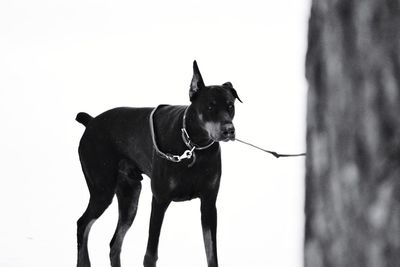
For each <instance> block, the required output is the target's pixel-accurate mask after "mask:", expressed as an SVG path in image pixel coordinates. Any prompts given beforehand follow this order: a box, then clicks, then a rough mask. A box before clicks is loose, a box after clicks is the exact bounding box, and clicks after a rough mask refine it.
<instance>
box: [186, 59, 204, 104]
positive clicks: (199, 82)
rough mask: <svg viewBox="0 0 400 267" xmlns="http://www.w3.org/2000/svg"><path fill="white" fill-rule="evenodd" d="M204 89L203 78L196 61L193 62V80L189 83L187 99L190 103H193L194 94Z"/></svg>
mask: <svg viewBox="0 0 400 267" xmlns="http://www.w3.org/2000/svg"><path fill="white" fill-rule="evenodd" d="M203 87H205V85H204V82H203V78H202V77H201V73H200V70H199V67H198V66H197V62H196V60H195V61H193V78H192V82H191V83H190V90H189V97H190V101H193V100H194V98H195V96H196V94H197V93H198V92H199V91H200V90H201V89H202V88H203Z"/></svg>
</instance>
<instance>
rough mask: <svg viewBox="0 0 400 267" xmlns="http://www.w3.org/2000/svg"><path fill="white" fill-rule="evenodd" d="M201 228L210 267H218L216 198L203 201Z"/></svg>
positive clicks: (203, 199)
mask: <svg viewBox="0 0 400 267" xmlns="http://www.w3.org/2000/svg"><path fill="white" fill-rule="evenodd" d="M201 226H202V228H203V239H204V246H205V248H206V255H207V263H208V267H218V259H217V208H216V207H215V198H212V199H209V198H202V199H201Z"/></svg>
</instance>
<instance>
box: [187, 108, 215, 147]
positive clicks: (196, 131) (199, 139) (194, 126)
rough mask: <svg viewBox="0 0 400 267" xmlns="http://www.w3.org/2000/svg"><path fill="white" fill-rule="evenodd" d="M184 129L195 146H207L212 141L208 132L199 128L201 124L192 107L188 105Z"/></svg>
mask: <svg viewBox="0 0 400 267" xmlns="http://www.w3.org/2000/svg"><path fill="white" fill-rule="evenodd" d="M184 119H185V128H186V131H187V133H188V135H189V138H190V140H191V141H192V142H193V143H194V144H196V145H197V146H200V147H202V146H207V145H208V144H210V143H211V142H212V141H213V140H212V139H211V138H210V136H209V134H208V132H207V131H206V130H205V129H204V128H203V127H202V126H201V125H202V124H203V123H204V122H202V121H201V120H200V118H199V116H198V114H197V112H196V111H195V109H194V107H193V106H192V105H190V106H189V107H188V109H187V112H186V118H184Z"/></svg>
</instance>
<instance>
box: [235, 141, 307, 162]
mask: <svg viewBox="0 0 400 267" xmlns="http://www.w3.org/2000/svg"><path fill="white" fill-rule="evenodd" d="M235 141H238V142H240V143H243V144H245V145H248V146H251V147H254V148H257V149H259V150H261V151H264V152H267V153H269V154H271V155H272V156H274V157H275V158H283V157H300V156H305V155H306V153H299V154H280V153H277V152H275V151H270V150H266V149H264V148H261V147H259V146H256V145H253V144H250V143H248V142H245V141H243V140H240V139H237V138H236V139H235Z"/></svg>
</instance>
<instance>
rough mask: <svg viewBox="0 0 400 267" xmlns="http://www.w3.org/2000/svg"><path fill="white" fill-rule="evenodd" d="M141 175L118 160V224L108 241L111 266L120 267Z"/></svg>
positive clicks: (134, 210)
mask: <svg viewBox="0 0 400 267" xmlns="http://www.w3.org/2000/svg"><path fill="white" fill-rule="evenodd" d="M142 179H143V178H142V175H141V174H140V173H139V172H137V170H135V169H134V168H130V167H129V166H128V164H127V163H126V162H125V161H121V162H120V170H119V175H118V182H117V189H116V194H117V199H118V211H119V217H118V224H117V229H116V230H115V233H114V236H113V238H112V239H111V242H110V261H111V266H112V267H120V266H121V261H120V254H121V247H122V243H123V241H124V237H125V234H126V233H127V231H128V230H129V228H130V227H131V225H132V223H133V220H134V219H135V216H136V211H137V206H138V201H139V196H140V191H141V188H142V184H141V180H142Z"/></svg>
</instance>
